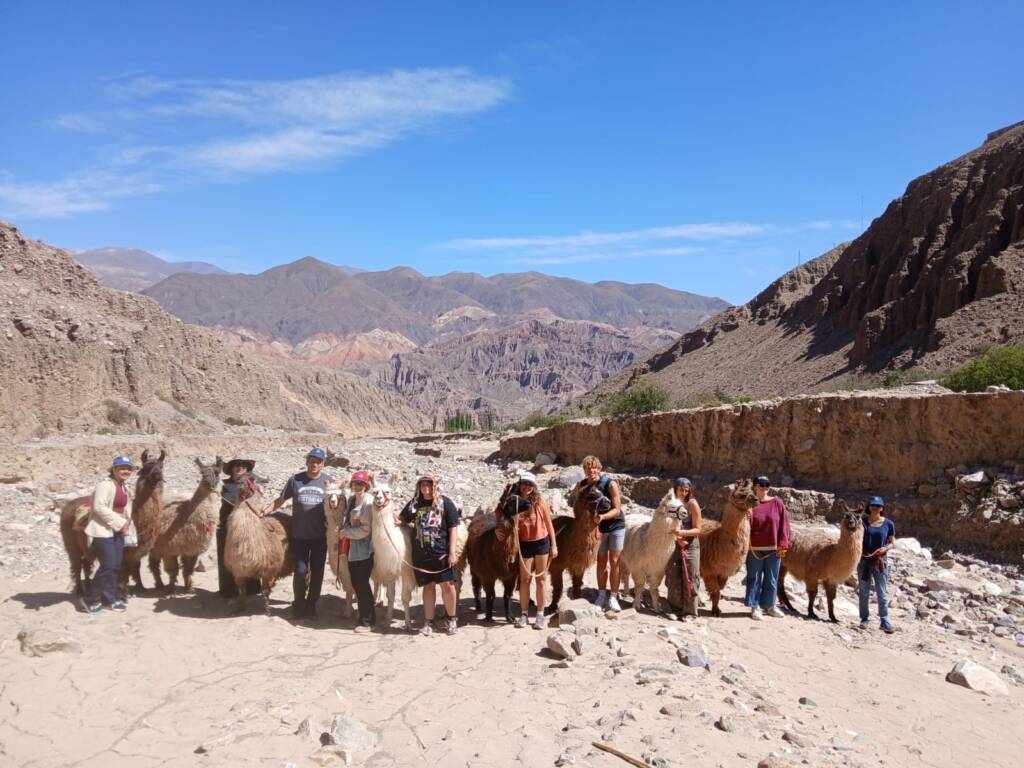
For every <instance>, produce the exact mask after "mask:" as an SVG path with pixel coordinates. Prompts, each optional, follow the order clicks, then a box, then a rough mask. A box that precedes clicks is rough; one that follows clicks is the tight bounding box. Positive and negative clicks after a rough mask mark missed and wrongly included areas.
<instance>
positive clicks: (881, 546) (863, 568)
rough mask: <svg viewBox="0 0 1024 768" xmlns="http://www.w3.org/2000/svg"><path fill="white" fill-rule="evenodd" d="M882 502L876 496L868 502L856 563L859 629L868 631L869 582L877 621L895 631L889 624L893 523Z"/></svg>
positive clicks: (887, 630)
mask: <svg viewBox="0 0 1024 768" xmlns="http://www.w3.org/2000/svg"><path fill="white" fill-rule="evenodd" d="M884 511H885V501H884V500H883V499H882V497H881V496H875V497H873V498H872V499H871V501H869V502H868V521H867V524H866V525H865V526H864V546H863V547H862V549H861V558H860V562H859V563H858V564H857V588H858V592H859V597H860V629H867V628H868V618H869V616H868V598H869V597H870V595H871V583H872V582H874V584H875V594H876V595H877V597H878V619H879V621H880V622H881V626H882V631H883V632H886V633H888V634H892V633H893V632H895V631H896V630H895V628H894V627H893V626H892V624H891V623H890V622H889V558H888V557H887V555H888V552H889V550H890V549H892V548H893V546H895V544H896V524H895V523H894V522H893V521H892V520H890V519H889V518H887V517H885V515H883V514H882V513H883V512H884Z"/></svg>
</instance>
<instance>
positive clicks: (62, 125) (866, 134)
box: [0, 0, 1024, 302]
mask: <svg viewBox="0 0 1024 768" xmlns="http://www.w3.org/2000/svg"><path fill="white" fill-rule="evenodd" d="M711 5H715V6H720V7H716V8H710V7H706V6H711ZM208 6H209V7H208ZM3 16H4V29H5V31H4V35H3V40H4V44H3V46H2V47H0V72H2V73H3V74H2V76H0V83H2V86H3V98H4V109H3V110H0V218H3V219H6V220H8V221H12V222H14V223H15V224H17V225H19V226H20V227H21V228H22V229H23V230H24V231H25V232H26V233H27V234H28V235H30V236H31V237H35V238H38V239H42V240H45V241H47V242H49V243H53V244H55V245H60V246H64V247H67V248H76V249H84V248H97V247H102V246H107V245H116V246H127V247H138V248H142V249H145V250H148V251H151V252H153V253H156V254H158V255H161V256H164V257H165V258H170V259H177V260H185V259H199V260H206V261H210V262H213V263H216V264H218V265H220V266H221V267H224V268H225V269H229V270H233V271H246V272H255V271H260V270H262V269H265V268H267V267H269V266H272V265H274V264H279V263H283V262H286V261H291V260H294V259H297V258H301V257H303V256H316V257H318V258H321V259H323V260H325V261H330V262H334V263H338V264H348V265H352V266H357V267H362V268H365V269H384V268H388V267H391V266H395V265H399V264H404V265H409V266H412V267H415V268H416V269H419V270H420V271H422V272H424V273H427V274H441V273H444V272H448V271H451V270H465V271H476V272H482V273H484V274H492V273H495V272H509V271H520V270H525V269H537V270H540V271H544V272H548V273H553V274H561V275H566V276H570V277H576V278H581V279H587V280H600V279H619V280H626V281H630V282H643V281H652V282H660V283H663V284H666V285H669V286H672V287H675V288H680V289H684V290H690V291H693V292H696V293H703V294H709V295H718V296H721V297H723V298H725V299H727V300H729V301H732V302H742V301H746V300H747V299H749V298H750V297H751V296H753V295H754V294H755V293H757V292H758V291H759V290H760V289H761V288H763V287H764V286H765V285H766V284H767V283H768V282H770V281H771V280H772V279H774V278H775V277H777V276H778V275H780V274H781V273H783V272H784V271H786V270H787V269H789V268H791V267H792V266H794V265H795V264H796V261H797V258H798V255H799V256H801V257H802V258H803V259H807V258H811V257H813V256H816V255H818V254H820V253H822V252H823V251H825V250H827V249H828V248H830V247H831V246H832V245H833V244H835V243H838V242H841V241H843V240H846V239H849V238H851V237H853V236H856V235H857V234H859V232H860V231H862V229H861V222H862V221H863V222H864V224H865V225H866V224H867V223H869V222H870V220H871V219H872V218H873V217H874V216H876V215H878V214H879V213H881V212H882V210H884V207H885V206H886V205H887V204H888V202H889V201H890V200H891V199H893V198H894V197H897V196H898V195H900V194H901V193H902V192H903V190H904V189H905V187H906V184H907V182H908V181H910V179H912V178H913V177H915V176H917V175H919V174H921V173H923V172H926V171H928V170H930V169H931V168H933V167H935V166H937V165H939V164H941V163H942V162H945V161H947V160H950V159H953V158H954V157H956V156H958V155H959V154H962V153H963V152H966V151H967V150H969V149H971V148H973V147H974V146H977V145H978V144H979V143H980V142H981V141H982V140H983V139H984V136H985V134H986V133H987V132H988V131H990V130H994V129H996V128H999V127H1002V126H1004V125H1006V124H1009V123H1012V122H1015V121H1017V120H1021V119H1024V98H1022V95H1024V91H1022V89H1021V87H1020V64H1021V62H1020V53H1019V35H1020V30H1021V28H1022V24H1024V4H1021V3H1020V2H1019V1H1017V2H971V3H966V2H965V3H941V4H939V3H933V2H927V3H926V2H907V3H864V4H856V3H850V4H846V5H845V6H844V7H837V4H832V3H786V4H777V3H775V4H769V3H760V2H758V3H753V2H752V3H718V4H710V3H706V4H705V3H692V4H685V3H598V2H587V3H582V2H581V3H569V2H566V3H516V4H511V3H509V4H497V3H429V2H423V3H394V4H392V3H385V2H374V3H350V4H344V3H322V4H315V3H305V4H287V6H285V5H284V4H280V3H264V2H244V3H241V2H239V3H230V2H218V3H210V4H201V3H185V2H177V3H163V4H157V3H135V4H128V3H103V2H95V1H94V2H90V3H45V2H22V1H20V0H15V1H14V2H7V3H5V7H4V13H3Z"/></svg>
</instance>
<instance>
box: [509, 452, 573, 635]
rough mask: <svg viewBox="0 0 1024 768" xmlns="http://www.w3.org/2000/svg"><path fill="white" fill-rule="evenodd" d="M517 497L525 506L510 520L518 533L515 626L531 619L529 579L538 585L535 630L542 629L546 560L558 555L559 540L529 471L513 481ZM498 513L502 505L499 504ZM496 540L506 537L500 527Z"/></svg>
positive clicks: (547, 561) (549, 509) (534, 478)
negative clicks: (516, 615)
mask: <svg viewBox="0 0 1024 768" xmlns="http://www.w3.org/2000/svg"><path fill="white" fill-rule="evenodd" d="M516 486H518V493H519V496H520V498H521V499H522V500H523V501H524V502H526V504H527V505H528V509H525V510H522V511H520V512H519V514H518V515H516V520H515V521H513V523H514V525H515V526H516V533H517V534H518V536H519V606H520V611H521V612H520V615H519V618H518V619H517V620H516V626H517V627H525V626H527V624H529V622H530V618H529V608H530V581H531V579H532V580H533V581H534V582H535V583H536V585H537V600H536V605H537V606H538V607H537V618H536V620H535V622H534V625H533V628H534V629H544V625H545V618H546V617H545V616H544V610H543V609H544V606H545V605H547V596H546V594H545V587H546V586H547V573H548V563H549V561H550V560H553V559H554V558H556V557H558V542H557V541H556V539H555V526H554V525H553V524H552V522H551V508H550V507H549V506H548V503H547V502H546V501H545V500H544V497H543V496H541V495H540V491H538V490H537V478H536V477H535V476H534V475H533V473H531V472H520V473H519V480H518V481H516ZM498 514H501V505H499V507H498ZM495 535H496V536H497V537H498V540H499V541H500V540H502V539H503V538H504V537H505V532H504V530H503V529H502V528H501V527H498V528H496V529H495Z"/></svg>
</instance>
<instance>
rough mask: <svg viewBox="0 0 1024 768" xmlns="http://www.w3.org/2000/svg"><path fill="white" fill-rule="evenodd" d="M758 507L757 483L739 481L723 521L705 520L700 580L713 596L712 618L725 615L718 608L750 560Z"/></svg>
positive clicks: (727, 503) (700, 536) (724, 513)
mask: <svg viewBox="0 0 1024 768" xmlns="http://www.w3.org/2000/svg"><path fill="white" fill-rule="evenodd" d="M756 505H757V496H756V495H754V485H753V482H751V481H750V480H749V479H743V480H737V481H736V482H735V484H733V485H732V486H731V488H730V492H729V498H728V500H727V501H726V503H725V510H724V511H723V512H722V521H721V522H717V521H715V520H705V521H704V524H703V525H702V526H701V532H700V535H699V538H700V578H701V580H702V581H703V582H704V587H705V588H706V589H707V591H708V594H709V595H710V596H711V615H712V616H721V615H722V611H721V609H720V608H719V607H718V601H719V600H720V599H721V597H722V590H723V589H725V584H726V582H728V581H729V577H730V576H732V575H733V574H734V573H736V572H737V571H738V570H739V569H740V566H741V565H743V560H744V558H745V557H746V556H747V547H748V545H749V543H750V510H751V509H753V508H754V507H755V506H756Z"/></svg>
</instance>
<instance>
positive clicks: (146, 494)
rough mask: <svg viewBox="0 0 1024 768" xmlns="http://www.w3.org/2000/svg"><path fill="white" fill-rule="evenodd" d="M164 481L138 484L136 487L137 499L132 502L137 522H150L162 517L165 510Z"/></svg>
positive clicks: (133, 513)
mask: <svg viewBox="0 0 1024 768" xmlns="http://www.w3.org/2000/svg"><path fill="white" fill-rule="evenodd" d="M163 490H164V481H163V480H160V481H158V482H156V483H152V484H150V483H145V484H137V485H136V486H135V499H134V500H133V502H132V516H133V517H134V518H135V520H136V522H138V521H140V520H149V519H151V518H155V517H157V516H159V515H160V510H161V509H162V508H163Z"/></svg>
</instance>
